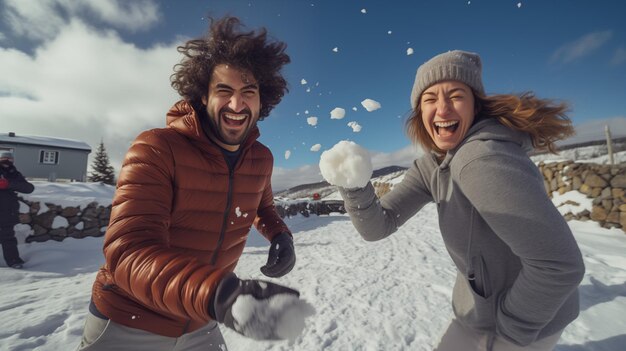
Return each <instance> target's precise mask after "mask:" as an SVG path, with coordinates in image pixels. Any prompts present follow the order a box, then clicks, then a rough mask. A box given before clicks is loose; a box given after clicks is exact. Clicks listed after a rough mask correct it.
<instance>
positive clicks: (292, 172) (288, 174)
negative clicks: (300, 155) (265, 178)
mask: <svg viewBox="0 0 626 351" xmlns="http://www.w3.org/2000/svg"><path fill="white" fill-rule="evenodd" d="M322 180H323V179H322V175H321V174H320V169H319V166H318V165H317V163H316V164H314V165H306V166H302V167H300V168H296V169H286V168H281V167H274V170H273V172H272V189H273V190H274V193H277V192H278V191H281V190H285V189H289V188H293V187H294V186H297V185H302V184H309V183H316V182H320V181H322Z"/></svg>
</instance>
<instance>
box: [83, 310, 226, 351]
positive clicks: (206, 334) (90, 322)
mask: <svg viewBox="0 0 626 351" xmlns="http://www.w3.org/2000/svg"><path fill="white" fill-rule="evenodd" d="M117 350H119V351H122V350H125V351H195V350H203V351H206V350H209V351H213V350H214V351H226V350H228V349H227V348H226V343H225V342H224V338H223V337H222V333H221V332H220V329H219V327H218V325H217V322H215V321H210V322H209V323H208V324H207V325H205V326H204V327H202V328H200V329H198V330H196V331H194V332H191V333H188V334H184V335H182V336H180V337H178V338H172V337H168V336H162V335H158V334H154V333H150V332H147V331H145V330H141V329H135V328H130V327H127V326H124V325H121V324H118V323H115V322H113V321H111V320H110V319H109V320H107V319H102V318H99V317H96V316H94V315H93V314H92V313H91V312H88V313H87V321H86V322H85V329H84V331H83V338H82V340H81V343H80V345H79V346H78V349H77V351H117Z"/></svg>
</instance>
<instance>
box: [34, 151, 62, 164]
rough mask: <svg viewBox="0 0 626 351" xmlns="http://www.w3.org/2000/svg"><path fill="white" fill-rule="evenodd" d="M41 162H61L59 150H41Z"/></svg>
mask: <svg viewBox="0 0 626 351" xmlns="http://www.w3.org/2000/svg"><path fill="white" fill-rule="evenodd" d="M39 163H43V164H45V165H56V164H59V152H58V151H51V150H41V151H39Z"/></svg>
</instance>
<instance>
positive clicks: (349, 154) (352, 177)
mask: <svg viewBox="0 0 626 351" xmlns="http://www.w3.org/2000/svg"><path fill="white" fill-rule="evenodd" d="M319 166H320V171H321V172H322V176H323V177H324V179H326V181H327V182H328V183H330V184H332V185H337V186H341V187H344V188H362V187H364V186H365V185H367V182H368V181H369V180H370V178H371V177H372V172H373V167H372V160H371V157H370V154H369V152H368V151H367V150H366V149H364V148H363V147H361V146H359V145H357V144H356V143H355V142H352V141H347V140H342V141H340V142H338V143H337V144H335V146H333V147H332V148H331V149H330V150H326V151H324V152H322V155H321V156H320V164H319Z"/></svg>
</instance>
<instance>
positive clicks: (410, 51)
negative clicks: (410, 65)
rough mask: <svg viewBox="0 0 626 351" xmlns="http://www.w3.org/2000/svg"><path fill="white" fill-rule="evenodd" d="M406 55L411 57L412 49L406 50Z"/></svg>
mask: <svg viewBox="0 0 626 351" xmlns="http://www.w3.org/2000/svg"><path fill="white" fill-rule="evenodd" d="M406 55H407V56H410V55H413V48H408V49H406Z"/></svg>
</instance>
